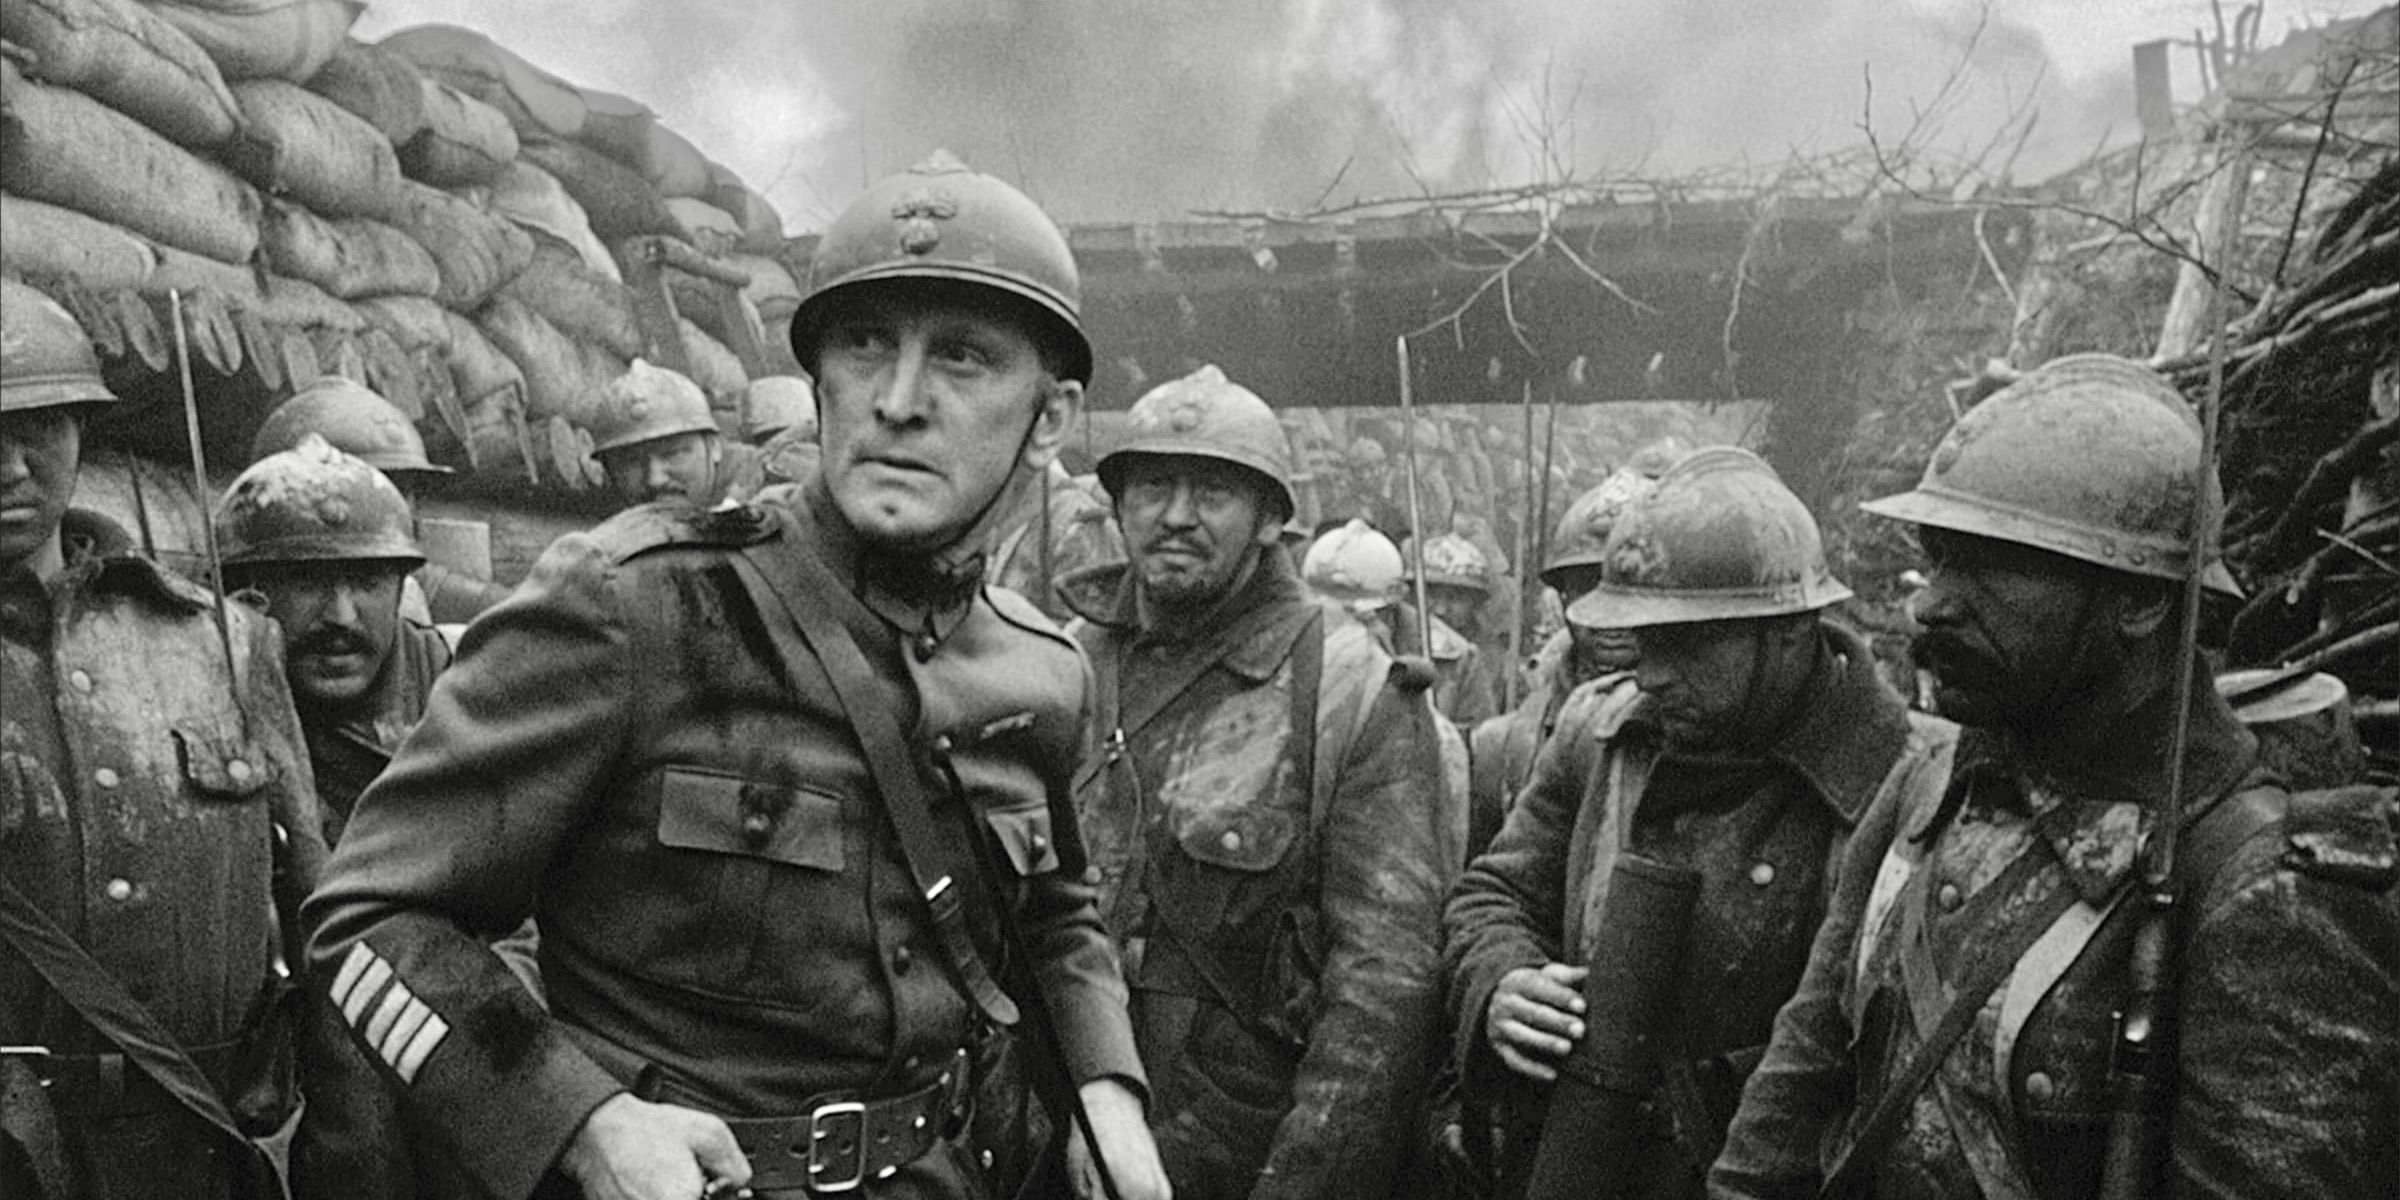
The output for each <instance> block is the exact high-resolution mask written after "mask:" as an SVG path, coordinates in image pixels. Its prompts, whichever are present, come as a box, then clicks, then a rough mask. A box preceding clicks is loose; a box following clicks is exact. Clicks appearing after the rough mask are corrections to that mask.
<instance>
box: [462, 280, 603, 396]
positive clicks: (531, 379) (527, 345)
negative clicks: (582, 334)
mask: <svg viewBox="0 0 2400 1200" xmlns="http://www.w3.org/2000/svg"><path fill="white" fill-rule="evenodd" d="M475 324H476V325H477V327H479V328H481V329H482V330H483V332H484V335H485V336H486V337H488V338H490V339H491V342H492V345H494V346H496V347H498V348H499V350H500V352H501V353H502V354H505V355H507V356H508V357H509V361H511V362H514V363H516V364H517V369H518V370H519V371H521V372H523V373H524V376H525V412H526V415H527V416H530V417H536V418H539V417H556V416H563V417H566V418H568V419H569V420H571V421H574V422H575V423H577V424H582V423H584V422H586V421H588V420H589V419H590V415H591V413H592V412H593V410H594V408H595V407H596V406H597V405H598V403H599V400H600V389H601V388H603V387H606V386H607V384H608V381H607V380H606V379H594V378H592V376H591V375H590V373H589V367H588V360H587V359H586V358H585V357H584V354H583V351H582V350H580V349H578V348H577V347H576V345H575V339H573V338H571V337H568V336H567V335H566V334H563V333H560V332H559V331H558V327H557V326H555V325H552V324H551V323H550V322H548V321H546V320H544V319H543V318H542V315H541V314H540V313H537V312H535V311H533V309H532V308H530V307H528V306H526V305H525V304H524V303H523V302H521V301H519V300H517V299H515V298H514V297H511V296H494V297H492V299H491V301H490V302H489V303H487V304H485V305H484V306H483V308H482V310H481V311H479V312H478V313H476V315H475Z"/></svg>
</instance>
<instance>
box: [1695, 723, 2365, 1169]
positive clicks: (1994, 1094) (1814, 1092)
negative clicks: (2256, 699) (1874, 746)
mask: <svg viewBox="0 0 2400 1200" xmlns="http://www.w3.org/2000/svg"><path fill="white" fill-rule="evenodd" d="M2198 686H2199V687H2201V688H2206V687H2208V683H2207V681H2206V680H2205V679H2203V680H2201V681H2200V682H2199V684H2198ZM2161 703H2164V700H2162V701H2161ZM2193 723H2194V724H2193V731H2192V746H2193V757H2192V759H2191V760H2190V761H2191V762H2192V764H2193V765H2192V766H2191V768H2190V769H2189V771H2188V775H2189V783H2188V787H2187V791H2186V796H2185V812H2186V817H2187V824H2186V827H2185V828H2186V833H2185V839H2184V841H2183V843H2182V844H2181V853H2182V854H2184V855H2185V857H2184V859H2183V862H2184V864H2185V866H2186V867H2188V868H2189V870H2190V871H2191V872H2192V874H2190V875H2187V876H2186V877H2185V879H2186V882H2185V887H2186V894H2185V897H2184V906H2185V907H2184V911H2185V912H2186V914H2187V916H2186V917H2185V920H2187V921H2188V922H2189V924H2188V925H2187V926H2186V930H2187V933H2186V938H2187V941H2186V946H2185V949H2184V952H2183V960H2182V971H2181V977H2180V983H2179V991H2180V1004H2179V1007H2178V1010H2177V1017H2176V1020H2177V1025H2178V1027H2179V1031H2180V1032H2179V1042H2178V1044H2177V1050H2176V1053H2175V1055H2174V1069H2175V1071H2176V1074H2177V1076H2178V1083H2177V1086H2176V1088H2175V1093H2174V1100H2173V1104H2174V1109H2173V1112H2172V1116H2171V1121H2172V1131H2171V1134H2170V1145H2169V1159H2170V1162H2169V1164H2168V1166H2167V1171H2168V1177H2167V1178H2166V1179H2164V1180H2154V1181H2153V1182H2152V1185H2151V1187H2152V1194H2156V1195H2161V1196H2173V1197H2181V1198H2185V1200H2191V1198H2200V1197H2226V1198H2230V1197H2237V1196H2238V1197H2270V1198H2272V1197H2292V1198H2294V1200H2297V1198H2299V1197H2312V1198H2319V1200H2350V1198H2359V1200H2363V1198H2365V1197H2370V1196H2389V1195H2391V1188H2392V1186H2393V1181H2394V1180H2395V1179H2400V915H2396V913H2395V909H2394V906H2393V896H2392V890H2391V889H2392V887H2393V883H2394V880H2395V879H2396V878H2400V855H2396V854H2395V852H2394V848H2393V840H2392V829H2391V820H2392V816H2393V813H2392V804H2393V797H2392V795H2391V793H2390V792H2389V791H2388V790H2387V791H2382V792H2378V791H2376V790H2374V789H2363V788H2362V789H2348V790H2343V791H2338V792H2322V793H2302V794H2298V795H2294V794H2291V793H2288V792H2285V791H2283V790H2282V789H2281V788H2280V787H2279V786H2276V785H2275V783H2274V781H2273V780H2272V779H2271V778H2270V777H2267V776H2265V775H2263V774H2261V773H2260V772H2258V771H2257V770H2255V769H2254V768H2253V767H2252V766H2251V765H2250V764H2251V762H2252V753H2251V739H2250V735H2249V734H2247V733H2246V732H2244V731H2243V730H2241V729H2240V728H2239V726H2238V725H2236V724H2235V723H2234V722H2233V719H2232V716H2231V714H2230V713H2228V712H2226V711H2225V710H2224V707H2223V705H2222V704H2221V703H2215V702H2214V694H2213V692H2211V693H2208V694H2206V695H2204V696H2200V697H2197V698H2196V699H2195V702H2194V713H2193ZM2144 755H2148V756H2149V757H2152V758H2163V752H2162V751H2160V750H2157V749H2148V750H2145V749H2143V748H2139V747H2111V748H2110V749H2109V751H2108V756H2109V757H2108V760H2107V761H2104V762H2098V763H2094V764H2090V767H2089V772H2088V777H2087V778H2083V779H2079V780H2074V781H2060V780H2055V779H2049V780H2042V779H2036V778H2035V777H2034V776H2032V775H2030V774H2028V773H2027V772H2026V770H2025V768H2024V767H2023V766H2022V765H2021V763H2022V760H2021V759H2020V758H2019V756H2018V755H2017V753H2016V752H2015V751H2014V750H2013V749H2012V748H2011V747H2010V746H2008V745H2007V744H2006V743H2005V742H2004V741H2003V740H2002V739H2001V738H1999V737H1996V736H1993V735H1990V734H1987V733H1984V732H1982V731H1970V732H1969V734H1968V736H1967V737H1966V738H1964V739H1962V740H1961V742H1960V744H1959V747H1958V753H1957V761H1956V764H1955V767H1954V769H1950V770H1944V771H1938V772H1932V773H1929V774H1928V775H1927V776H1926V777H1924V778H1922V779H1920V780H1919V781H1918V783H1917V784H1916V785H1915V786H1913V787H1911V788H1909V789H1907V790H1905V791H1903V792H1899V793H1895V794H1893V795H1891V796H1888V797H1886V798H1885V800H1884V801H1883V802H1882V803H1879V804H1878V806H1877V808H1876V810H1875V811H1874V812H1872V813H1870V814H1869V816H1868V818H1867V820H1866V822H1865V823H1864V824H1863V825H1862V827H1861V830H1860V833H1859V836H1858V837H1857V839H1855V841H1854V842H1853V845H1852V847H1851V850H1850V860H1849V866H1848V868H1847V869H1846V871H1845V873H1844V883H1843V890H1842V894H1841V895H1839V896H1837V897H1836V899H1835V902H1834V909H1833V912H1832V913H1831V914H1830V915H1829V917H1828V919H1827V920H1826V922H1825V924H1824V927H1823V929H1822V930H1821V931H1820V933H1819V935H1818V938H1817V942H1816V945H1815V947H1814V948H1813V949H1812V951H1811V954H1810V961H1809V968H1808V974H1807V977H1806V979H1805V980H1804V982H1803V983H1802V986H1801V989H1800V991H1799V993H1798V995H1796V996H1795V997H1794V998H1793V1001H1792V1003H1791V1004H1790V1005H1789V1006H1788V1007H1786V1008H1785V1009H1784V1011H1783V1013H1782V1014H1781V1016H1780V1017H1778V1019H1777V1022H1776V1030H1775V1038H1774V1043H1773V1045H1772V1046H1771V1047H1770V1049H1769V1051H1768V1054H1767V1058H1766V1061H1765V1062H1764V1063H1763V1064H1761V1066H1760V1068H1759V1070H1758V1072H1757V1073H1756V1074H1755V1075H1754V1076H1753V1077H1752V1079H1751V1082H1750V1085H1749V1087H1748V1089H1747V1091H1746V1092H1745V1093H1744V1095H1743V1098H1742V1107H1741V1111H1740V1114H1739V1116H1738V1117H1737V1119H1736V1120H1735V1122H1734V1126H1733V1129H1732V1132H1731V1136H1730V1137H1729V1139H1728V1142H1727V1145H1726V1149H1725V1152H1724V1154H1723V1155H1722V1156H1721V1157H1720V1158H1719V1160H1718V1161H1717V1164H1716V1166H1715V1168H1714V1169H1713V1171H1712V1172H1711V1175H1710V1194H1711V1195H1712V1196H1714V1197H1720V1198H1725V1200H1732V1198H1736V1197H1795V1198H1796V1197H1813V1196H1815V1195H1816V1194H1817V1189H1818V1187H1819V1186H1820V1184H1821V1181H1822V1179H1823V1176H1824V1174H1825V1172H1826V1171H1827V1170H1828V1169H1830V1167H1831V1165H1832V1164H1833V1162H1834V1161H1835V1159H1836V1157H1837V1156H1839V1155H1841V1154H1842V1153H1843V1152H1844V1150H1845V1148H1846V1147H1847V1146H1848V1145H1849V1143H1850V1140H1851V1139H1852V1138H1854V1137H1855V1136H1856V1132H1857V1131H1856V1125H1857V1123H1858V1122H1859V1121H1861V1120H1863V1119H1864V1114H1865V1113H1866V1112H1867V1111H1869V1110H1871V1109H1872V1108H1873V1107H1874V1106H1875V1105H1876V1103H1877V1102H1878V1100H1879V1099H1880V1097H1881V1095H1882V1093H1883V1092H1884V1091H1886V1090H1887V1084H1888V1083H1889V1081H1890V1080H1891V1079H1892V1078H1893V1077H1894V1075H1895V1073H1896V1072H1897V1071H1899V1070H1900V1069H1901V1065H1902V1064H1903V1063H1905V1062H1906V1061H1907V1059H1908V1058H1909V1057H1910V1056H1911V1055H1912V1053H1913V1052H1914V1050H1915V1049H1916V1047H1917V1045H1918V1044H1919V1041H1918V1038H1919V1035H1918V1033H1917V1032H1916V1030H1917V1028H1918V1027H1917V1026H1916V1025H1915V1024H1914V1022H1915V1021H1916V1020H1917V1019H1918V1018H1917V1017H1916V1016H1914V1015H1912V1013H1913V1012H1914V1011H1915V1010H1916V1007H1917V1006H1923V1009H1922V1011H1924V1012H1925V1013H1926V1014H1928V1015H1930V1014H1932V1013H1933V1012H1935V1011H1936V1010H1938V1009H1940V1008H1943V1007H1946V1003H1947V1000H1948V998H1949V992H1948V990H1947V988H1948V983H1946V982H1944V981H1950V980H1953V979H1954V977H1955V975H1954V973H1955V972H1957V971H1958V970H1959V969H1960V968H1961V964H1962V962H1963V961H1965V960H1966V959H1967V957H1968V956H1969V955H1970V954H1971V953H1972V952H1973V951H1974V950H1975V949H1976V948H1979V947H1989V946H1995V945H1998V946H2005V945H2008V944H2009V943H2010V942H2011V940H2012V939H2013V938H2015V937H2016V936H2017V935H2018V931H2019V929H2020V928H2023V927H2024V926H2025V925H2026V924H2027V918H2026V915H2025V914H2027V913H2028V912H2033V911H2036V910H2038V909H2039V908H2040V905H2041V901H2042V900H2043V899H2044V898H2045V897H2046V896H2048V895H2050V894H2054V893H2057V892H2059V891H2060V889H2071V890H2072V891H2073V892H2074V893H2075V895H2074V897H2073V899H2074V901H2075V902H2076V906H2075V907H2072V908H2069V909H2067V910H2066V913H2067V915H2066V916H2063V917H2061V918H2059V919H2058V920H2057V921H2056V922H2055V923H2052V924H2050V925H2049V926H2048V927H2047V931H2046V932H2043V931H2037V930H2035V929H2031V928H2024V933H2025V934H2026V935H2028V936H2029V935H2031V934H2033V933H2035V932H2043V937H2042V940H2041V941H2036V942H2034V943H2033V948H2032V949H2029V950H2028V951H2027V952H2026V953H2024V954H2022V955H2020V956H2018V958H2017V959H2016V960H2015V961H2014V964H2013V965H2012V967H2011V969H2010V972H2009V975H2008V977H2007V979H2006V980H2005V981H2004V982H2003V984H2002V985H2001V986H2000V987H1999V988H1997V989H1995V991H1994V993H1993V994H1992V996H1991V997H1990V998H1989V999H1987V1000H1986V1001H1985V1002H1984V1004H1983V1006H1982V1007H1981V1009H1980V1010H1979V1011H1978V1013H1977V1014H1976V1016H1975V1018H1974V1021H1973V1023H1972V1024H1971V1025H1969V1026H1968V1028H1967V1031H1966V1033H1965V1034H1964V1036H1962V1037H1961V1038H1960V1039H1959V1041H1958V1043H1957V1044H1955V1045H1954V1046H1953V1047H1952V1048H1951V1049H1950V1051H1949V1052H1948V1054H1947V1055H1946V1056H1945V1057H1944V1059H1943V1061H1942V1063H1941V1065H1940V1066H1939V1067H1938V1068H1937V1070H1936V1072H1935V1075H1934V1077H1933V1080H1932V1081H1931V1082H1930V1083H1929V1086H1928V1087H1927V1088H1925V1089H1924V1090H1923V1091H1922V1092H1921V1093H1919V1094H1918V1095H1916V1096H1914V1097H1912V1098H1910V1099H1909V1101H1908V1102H1907V1108H1906V1110H1905V1113H1904V1116H1903V1118H1902V1124H1901V1127H1900V1129H1901V1132H1900V1135H1899V1137H1898V1138H1897V1140H1896V1141H1895V1142H1894V1143H1893V1144H1892V1145H1891V1146H1890V1147H1889V1148H1888V1149H1887V1150H1885V1151H1884V1152H1883V1153H1882V1154H1880V1155H1879V1156H1877V1157H1876V1158H1875V1159H1874V1160H1872V1161H1873V1162H1874V1164H1875V1166H1874V1167H1873V1169H1871V1170H1870V1171H1869V1172H1868V1174H1867V1176H1866V1179H1867V1182H1868V1184H1869V1185H1870V1186H1872V1187H1873V1188H1874V1189H1875V1194H1876V1195H1877V1196H1878V1197H1880V1198H1882V1200H1916V1198H1920V1197H1922V1198H1928V1200H1930V1198H1932V1197H1938V1196H1952V1195H1961V1194H1973V1193H1975V1192H1976V1191H1978V1190H1988V1189H1986V1184H1985V1183H1984V1182H1983V1181H1984V1180H1991V1181H1993V1182H1992V1183H1991V1187H1995V1188H2003V1189H2005V1192H2013V1193H2014V1194H2017V1195H2021V1196H2028V1197H2038V1198H2040V1200H2064V1198H2066V1197H2083V1196H2090V1195H2093V1194H2095V1192H2096V1190H2097V1188H2098V1186H2099V1184H2098V1180H2099V1167H2100V1162H2101V1159H2102V1156H2103V1154H2104V1153H2105V1147H2106V1140H2107V1137H2108V1133H2109V1130H2108V1126H2109V1099H2108V1095H2109V1093H2108V1087H2109V1083H2108V1065H2109V1058H2110V1046H2111V1042H2112V1039H2113V1037H2114V1031H2115V1021H2114V1013H2115V1011H2116V1010H2117V1009H2118V1007H2119V1006H2120V1005H2121V1003H2122V998H2123V996H2124V994H2125V983H2126V979H2125V964H2126V958H2127V951H2128V947H2129V942H2130V938H2131V937H2132V934H2133V927H2134V924H2135V922H2136V918H2137V916H2138V908H2137V907H2136V906H2133V905H2129V904H2125V903H2123V902H2122V900H2123V897H2124V896H2125V895H2126V894H2127V893H2128V891H2129V887H2130V883H2131V880H2132V878H2133V873H2134V871H2135V867H2136V864H2137V859H2138V847H2139V845H2140V842H2141V840H2142V839H2143V838H2144V837H2145V836H2146V831H2147V830H2148V828H2149V826H2150V825H2151V824H2152V822H2153V820H2154V815H2155V810H2156V808H2157V806H2158V802H2157V797H2158V795H2159V794H2161V792H2163V788H2160V787H2159V785H2157V784H2156V783H2155V781H2154V780H2153V781H2152V782H2151V783H2150V784H2149V787H2150V788H2156V789H2158V790H2155V791H2150V790H2146V789H2145V788H2143V787H2140V786H2126V785H2121V784H2119V783H2118V782H2117V778H2116V777H2121V776H2122V775H2123V774H2124V772H2122V771H2119V770H2117V769H2116V768H2117V766H2118V760H2119V759H2120V758H2122V759H2139V758H2141V757H2143V756H2144ZM2244 795H2247V796H2248V797H2249V800H2248V803H2252V804H2256V805H2259V806H2261V807H2259V808H2256V809H2253V810H2250V812H2251V813H2253V814H2254V815H2250V816H2247V817H2245V815H2244V811H2245V810H2244V807H2243V806H2244V804H2245V801H2244V800H2243V796H2244ZM2212 844H2213V846H2214V849H2210V848H2209V847H2210V846H2211V845H2212ZM2028 856H2031V857H2033V858H2034V859H2035V865H2037V866H2039V868H2040V870H2039V871H2038V872H2037V873H2035V874H2033V875H2032V876H2030V878H2029V880H2028V881H2027V882H2026V883H2024V884H2022V885H2020V888H2021V890H2020V891H2018V892H2017V893H2016V894H2014V895H2012V896H2008V897H2002V896H2000V895H1998V893H1999V892H2000V890H2001V889H2000V888H1998V887H1995V886H1993V885H1994V881H1995V879H1996V878H1998V877H1999V876H2000V875H2001V874H2002V873H2003V872H2005V871H2007V870H2008V868H2009V867H2010V866H2011V865H2013V864H2014V863H2015V862H2016V861H2017V860H2019V859H2020V858H2025V857H2028ZM2060 899H2061V900H2065V899H2067V897H2066V896H2063V895H2062V896H2061V897H2060ZM2062 934H2074V935H2076V936H2077V937H2079V938H2080V939H2081V940H2080V941H2077V940H2067V941H2065V942H2063V943H2062V945H2063V946H2064V949H2063V950H2061V951H2059V952H2055V953H2043V952H2040V951H2041V948H2042V947H2043V944H2044V942H2048V941H2050V940H2051V939H2053V938H2057V937H2060V936H2061V935H2062ZM1918 953H1922V955H1923V957H1922V959H1920V960H1919V961H1920V962H1921V963H1922V973H1921V974H1920V973H1918V971H1917V969H1915V968H1913V967H1911V966H1904V963H1906V962H1907V960H1909V959H1910V958H1911V957H1913V956H1914V955H1916V954H1918ZM1937 993H1938V994H1937Z"/></svg>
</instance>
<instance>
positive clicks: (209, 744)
mask: <svg viewBox="0 0 2400 1200" xmlns="http://www.w3.org/2000/svg"><path fill="white" fill-rule="evenodd" d="M175 757H176V765H177V766H178V767H179V768H180V769H181V771H182V773H183V781H184V783H185V784H186V785H187V786H189V788H190V789H191V791H192V792H193V794H195V795H197V796H200V797H201V798H203V799H207V800H217V801H224V802H229V803H240V802H243V801H247V800H250V799H252V798H253V797H255V796H257V795H258V791H259V789H260V788H263V787H265V786H266V785H267V784H269V783H271V782H273V781H274V772H275V768H274V764H273V763H272V762H270V761H268V759H267V756H266V752H265V751H263V750H261V749H260V748H258V747H257V746H255V745H253V744H251V743H249V742H247V741H244V740H243V739H241V738H234V737H226V736H223V735H221V734H216V733H210V732H206V731H203V730H198V729H193V728H188V727H178V728H177V729H176V730H175Z"/></svg>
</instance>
